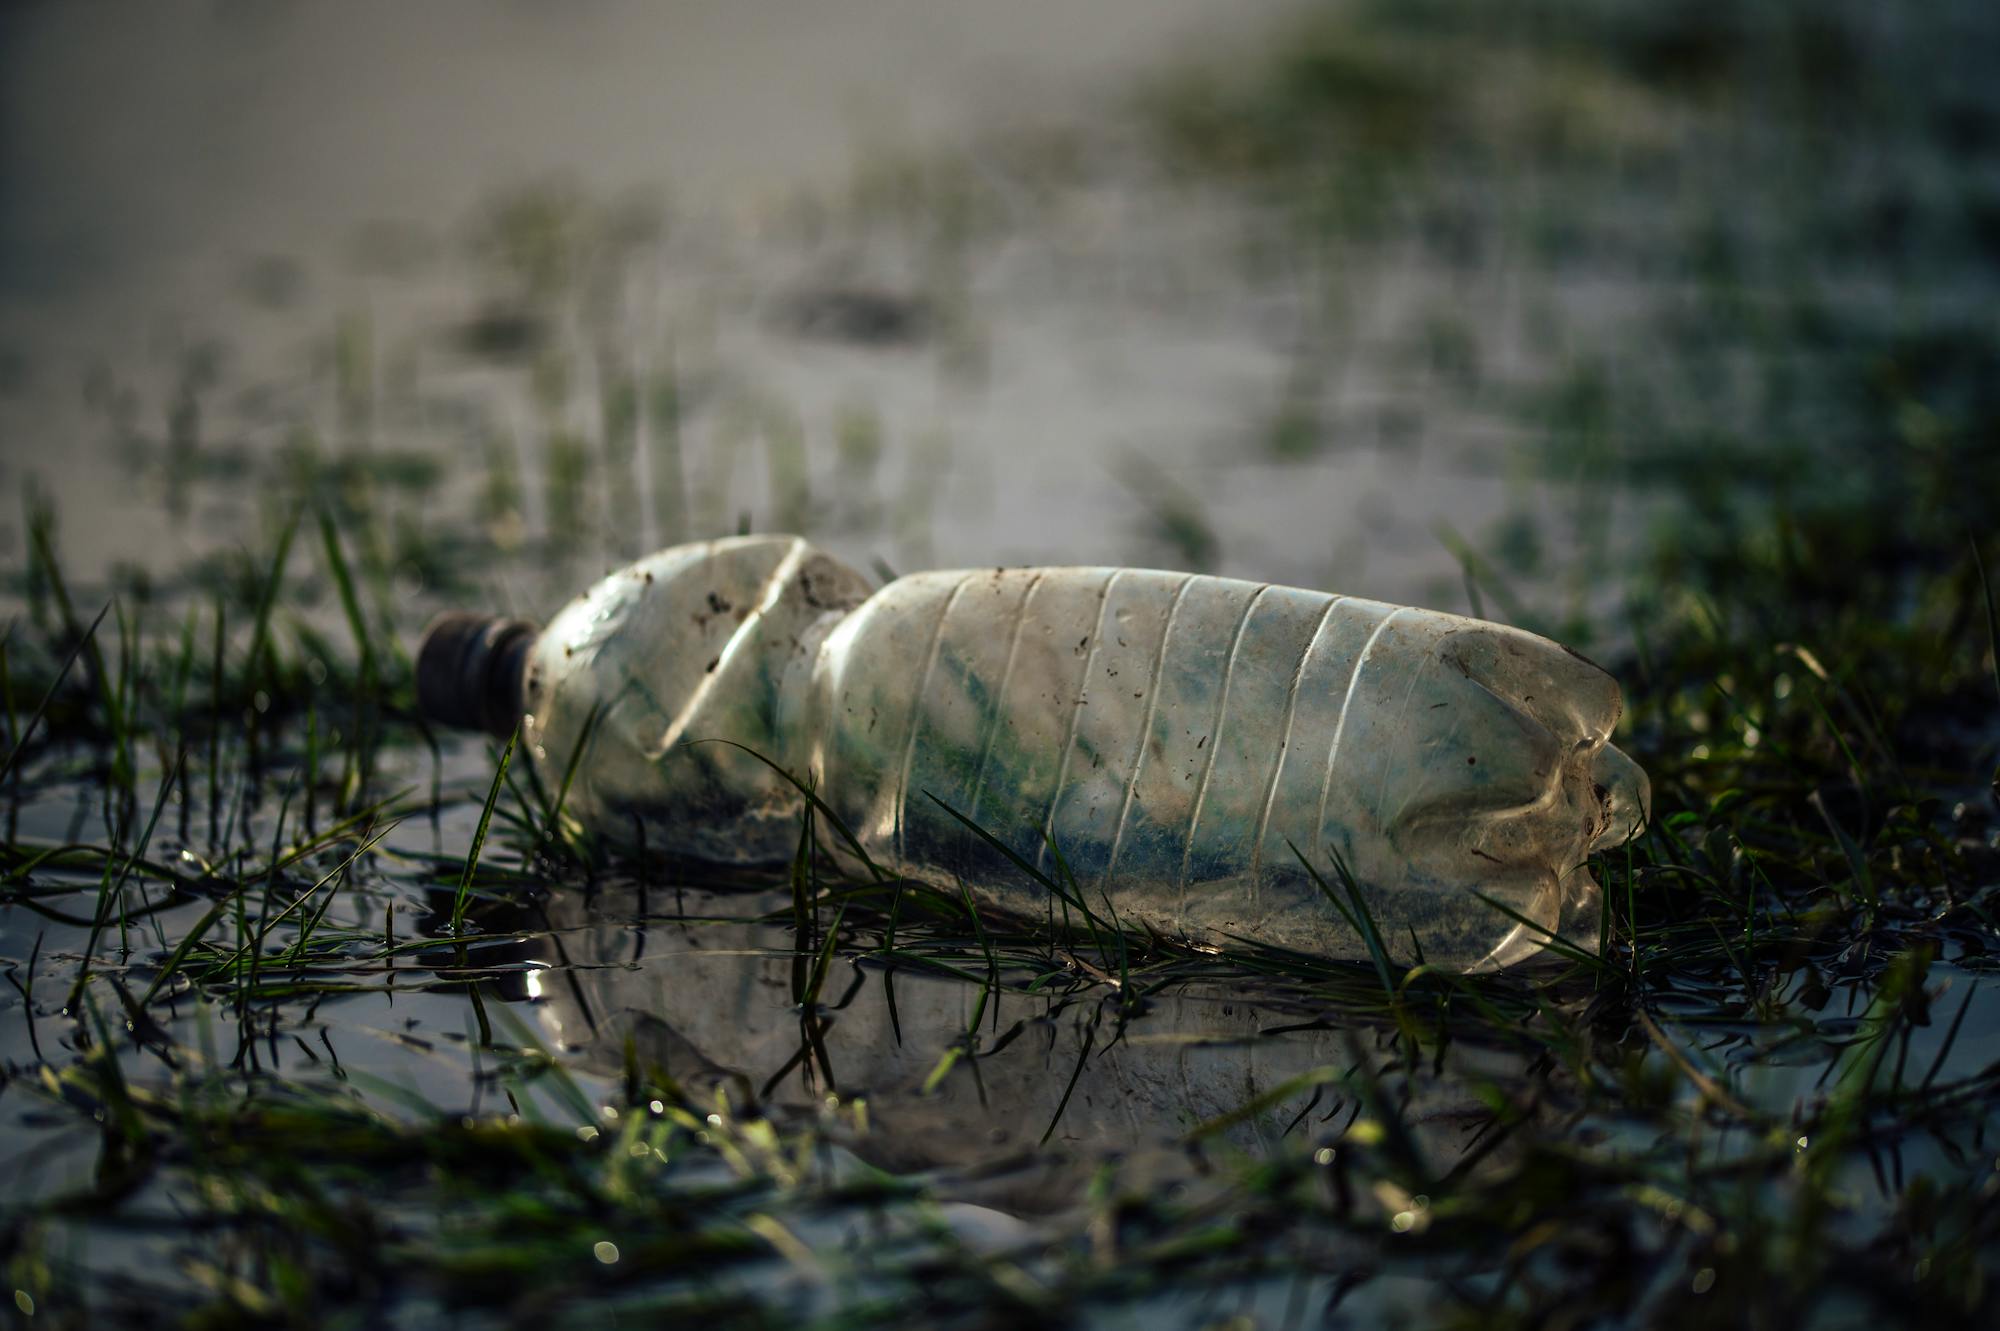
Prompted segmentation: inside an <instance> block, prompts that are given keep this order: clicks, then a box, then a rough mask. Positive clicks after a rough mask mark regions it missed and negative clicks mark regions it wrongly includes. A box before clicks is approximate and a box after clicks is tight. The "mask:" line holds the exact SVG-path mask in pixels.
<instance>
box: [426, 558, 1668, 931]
mask: <svg viewBox="0 0 2000 1331" xmlns="http://www.w3.org/2000/svg"><path fill="white" fill-rule="evenodd" d="M418 688H419V700H420V704H421V706H422V708H423V710H424V712H425V713H426V714H427V715H428V716H430V717H431V718H432V719H433V720H436V721H440V722H443V723H446V724H454V725H462V726H469V727H477V728H483V729H487V730H489V731H492V732H493V733H496V734H502V735H505V734H508V733H511V732H512V731H513V729H514V726H515V724H516V721H517V720H518V721H519V723H520V725H521V731H522V742H523V744H524V745H525V746H526V749H527V752H528V753H529V754H530V755H531V756H532V759H533V761H534V762H535V763H536V764H537V765H539V766H541V767H542V768H543V769H544V775H545V776H546V777H548V778H549V779H550V780H552V781H556V780H560V778H561V775H562V772H563V769H564V768H565V766H566V765H567V763H568V760H569V758H570V756H571V754H572V751H573V750H574V749H575V747H576V746H577V744H578V743H579V740H580V738H581V737H582V736H583V735H584V731H585V727H586V726H587V725H589V726H592V727H593V732H592V734H591V736H590V746H589V751H588V753H587V755H586V756H585V757H584V760H583V762H582V764H581V766H580V768H579V770H578V774H577V777H576V779H575V783H574V785H573V786H572V788H571V791H570V794H569V797H568V798H569V805H568V808H569V809H570V810H571V811H572V812H574V813H575V814H576V815H577V816H578V817H580V818H581V819H582V820H583V821H584V822H585V823H586V824H588V825H590V826H592V827H594V828H595V829H596V830H597V831H598V832H599V834H600V835H602V836H604V837H606V838H608V839H610V840H613V841H615V842H621V843H623V844H625V845H627V846H643V847H650V848H654V849H662V848H664V849H670V850H672V851H674V852H676V853H678V854H681V855H685V856H689V857H692V858H695V859H700V860H705V861H709V862H713V863H719V864H741V865H754V864H775V863H782V862H784V861H786V860H788V859H789V858H790V857H791V856H792V855H793V853H794V852H795V850H796V845H797V839H798V830H799V820H800V815H801V812H802V797H801V796H800V794H799V792H798V790H797V789H796V787H795V786H794V785H793V784H792V783H791V782H790V781H788V780H787V779H786V778H785V777H784V776H782V775H780V774H779V773H778V772H775V771H773V770H772V768H771V767H770V766H767V765H766V764H765V763H764V762H762V761H760V760H759V759H758V758H757V757H755V756H753V755H752V754H751V753H746V752H745V751H744V749H750V750H754V751H755V752H756V753H758V754H762V755H765V756H767V757H769V758H770V759H771V761H772V762H774V763H775V764H777V765H778V766H779V767H781V768H783V769H785V770H786V771H787V772H790V773H792V774H793V775H794V776H796V777H797V778H798V779H800V780H802V781H803V780H807V779H810V780H811V781H813V782H814V783H816V787H817V789H818V791H819V792H820V794H821V797H822V798H823V799H825V800H826V802H827V803H828V805H829V806H830V807H831V808H832V809H833V810H834V811H835V812H836V813H837V814H838V815H839V816H840V818H841V819H842V820H843V821H844V822H845V823H846V824H847V826H848V827H849V828H851V829H852V830H853V832H854V833H855V835H856V837H857V838H858V839H859V841H860V842H861V844H862V846H863V847H864V848H865V849H866V851H867V853H868V855H869V856H870V858H871V859H873V860H874V861H875V863H876V864H878V865H880V866H881V867H883V868H884V869H887V870H888V871H890V872H892V873H897V874H901V875H904V876H906V877H909V878H912V879H918V880H922V881H925V882H929V883H932V884H934V885H937V886H939V887H941V888H944V889H945V890H947V891H951V892H953V893H956V891H957V890H958V887H959V885H960V884H963V885H964V886H965V887H966V888H967V889H968V890H969V891H970V892H971V893H972V894H973V895H974V896H975V897H976V898H978V899H979V900H981V901H983V902H985V903H987V904H988V905H991V906H993V907H997V908H1000V909H1002V910H1007V911H1011V912H1013V913H1016V914H1019V915H1023V916H1026V917H1029V918H1036V919H1040V918H1044V917H1045V916H1047V914H1048V913H1049V911H1050V908H1051V904H1052V903H1051V902H1050V899H1049V892H1048V889H1047V888H1046V887H1045V886H1043V885H1042V884H1041V883H1039V882H1037V881H1036V879H1035V878H1034V877H1033V876H1031V875H1030V874H1028V873H1026V872H1024V871H1023V870H1022V869H1021V868H1020V867H1019V866H1018V865H1017V864H1016V863H1014V862H1013V860H1012V859H1011V858H1010V857H1009V856H1008V855H1006V854H1003V853H1002V852H1000V851H999V850H997V849H995V848H994V846H992V845H991V844H989V843H988V842H987V841H985V840H984V839H983V838H982V837H980V836H978V835H976V834H975V833H973V832H972V831H971V830H969V829H968V828H967V826H966V825H965V823H964V822H963V821H961V820H960V818H958V817H956V816H954V813H953V811H954V810H955V811H957V813H960V814H963V815H964V817H965V818H966V819H969V820H971V821H972V822H973V823H975V824H977V825H978V826H979V827H980V828H983V829H985V830H986V831H987V832H989V833H991V835H992V836H993V837H995V838H997V839H998V840H999V841H1000V842H1001V843H1002V844H1004V845H1005V846H1006V847H1007V848H1008V849H1009V850H1010V851H1011V852H1012V853H1013V855H1015V856H1018V857H1019V858H1020V859H1021V860H1022V861H1025V862H1026V863H1027V864H1029V865H1032V866H1034V867H1035V868H1036V869H1037V870H1038V871H1040V872H1043V873H1046V874H1049V875H1050V876H1052V877H1053V876H1058V868H1059V866H1058V864H1057V856H1056V855H1054V854H1052V853H1051V850H1050V847H1051V846H1053V847H1055V849H1056V851H1057V852H1058V853H1059V855H1060V859H1061V862H1062V865H1063V866H1066V868H1067V871H1068V873H1070V874H1072V875H1074V879H1075V882H1076V884H1077V886H1078V887H1079V888H1080V889H1081V890H1082V892H1083V894H1084V898H1085V901H1086V902H1087V903H1088V904H1090V905H1091V907H1092V908H1093V910H1094V911H1096V912H1097V913H1098V914H1099V915H1100V916H1103V917H1106V918H1109V917H1110V916H1112V915H1115V916H1116V918H1117V919H1118V920H1119V921H1120V922H1121V923H1123V924H1124V925H1126V926H1128V927H1129V926H1137V927H1140V928H1145V929H1150V930H1152V931H1155V932H1157V933H1159V934H1162V935H1165V936H1168V937H1175V938H1183V939H1186V940H1188V941H1190V942H1192V943H1195V944H1197V945H1213V944H1223V943H1226V942H1228V941H1230V940H1232V939H1234V940H1247V941H1250V942H1253V943H1260V944H1267V945H1271V946H1276V947H1281V948H1286V949H1290V950H1294V951H1299V952H1306V953H1311V954H1315V955H1320V956H1330V957H1358V956H1363V955H1366V947H1365V942H1364V940H1363V938H1361V937H1360V936H1359V935H1358V934H1357V932H1356V930H1355V928H1354V927H1353V926H1352V925H1350V924H1349V923H1348V921H1347V920H1346V919H1345V918H1343V915H1342V913H1341V911H1339V910H1337V909H1336V908H1335V907H1334V906H1333V905H1332V904H1330V903H1329V902H1328V900H1327V899H1326V894H1325V892H1324V891H1323V890H1322V887H1321V886H1320V884H1319V883H1318V882H1315V880H1314V876H1313V874H1311V873H1309V872H1308V870H1307V868H1306V866H1305V865H1304V864H1302V863H1301V862H1300V859H1299V855H1304V856H1306V857H1309V858H1310V859H1311V861H1312V866H1313V868H1314V869H1316V870H1317V871H1318V873H1319V875H1320V877H1321V879H1323V880H1324V881H1326V882H1327V883H1329V884H1336V885H1337V884H1338V883H1339V881H1340V879H1339V876H1338V870H1336V868H1335V864H1336V862H1338V863H1339V864H1341V865H1344V866H1345V869H1346V870H1347V872H1348V873H1350V874H1351V875H1352V877H1353V878H1354V879H1355V880H1356V881H1357V882H1358V884H1359V885H1360V886H1361V888H1362V889H1363V891H1364V894H1365V898H1366V902H1367V905H1368V907H1369V913H1370V914H1371V915H1372V917H1373V920H1374V923H1375V926H1376V927H1377V929H1379V931H1380V934H1381V936H1382V938H1383V939H1385V940H1386V941H1387V942H1388V944H1389V946H1390V947H1391V948H1392V949H1394V950H1396V951H1398V952H1399V953H1403V954H1406V955H1407V953H1408V951H1409V949H1408V948H1407V947H1406V946H1405V945H1406V944H1407V943H1408V942H1409V941H1410V940H1412V939H1414V940H1415V941H1416V943H1417V944H1418V945H1420V946H1421V948H1422V950H1423V954H1424V957H1425V959H1426V960H1428V961H1430V962H1432V963H1435V964H1441V965H1446V966H1451V967H1455V968H1462V969H1486V968H1492V967H1496V966H1502V965H1506V964H1509V963H1511V962H1514V961H1517V960H1519V959H1521V958H1523V957H1525V956H1528V955H1531V954H1533V953H1534V952H1536V951H1537V950H1539V949H1540V948H1541V947H1542V946H1543V944H1544V943H1545V942H1546V941H1547V939H1548V937H1549V934H1551V933H1554V932H1561V933H1563V934H1564V936H1565V937H1567V938H1569V939H1570V940H1571V941H1573V942H1574V943H1576V944H1577V945H1579V946H1586V947H1587V946H1589V945H1590V944H1591V942H1592V941H1593V940H1594V939H1595V938H1596V936H1597V932H1598V931H1597V902H1598V889H1597V884H1596V883H1595V882H1594V881H1593V880H1592V878H1591V876H1590V873H1589V870H1588V869H1587V868H1586V867H1585V859H1586V857H1587V856H1588V855H1589V854H1590V852H1591V851H1592V850H1594V849H1599V848H1603V847H1607V846H1615V845H1617V844H1619V843H1621V842H1622V841H1623V840H1624V839H1625V838H1627V837H1628V836H1630V835H1631V834H1632V833H1633V831H1634V830H1635V829H1636V828H1637V826H1638V825H1639V823H1640V822H1641V821H1642V820H1643V818H1644V816H1645V810H1646V808H1647V804H1648V799H1649V789H1648V786H1647V782H1646V777H1645V774H1644V773H1643V772H1642V771H1640V769H1639V767H1638V766H1637V764H1635V763H1633V762H1632V760H1631V759H1630V758H1628V757H1626V756H1625V755H1624V754H1623V753H1621V752H1620V751H1619V750H1618V749H1617V748H1616V747H1614V746H1613V745H1611V744H1610V743H1609V742H1608V740H1609V735H1610V732H1611V729H1612V727H1613V726H1614V725H1615V723H1616V722H1617V720H1618V717H1619V714H1620V712H1621V710H1622V706H1623V704H1622V700H1621V698H1620V696H1619V691H1618V686H1617V684H1616V682H1615V681H1614V680H1613V679H1612V678H1611V677H1610V676H1609V675H1608V674H1606V673H1605V672H1604V671H1603V670H1601V669H1599V668H1598V667H1597V666H1595V665H1593V664H1591V663H1590V662H1589V661H1587V660H1585V659H1584V658H1583V657H1581V656H1578V655H1577V654H1575V653H1574V652H1571V651H1569V650H1567V649H1566V648H1563V647H1560V646H1558V645H1557V644H1555V643H1552V642H1550V641H1548V640H1547V639H1545V638H1541V637H1537V636H1536V635H1534V634H1531V633H1526V632H1523V631H1521V630H1519V629H1513V628H1507V627H1504V626H1501V625H1497V624H1490V623H1485V622H1483V621H1480V620H1474V619H1467V618H1464V617H1461V616H1458V615H1449V614H1442V613H1439V612H1435V611H1428V610H1418V609H1413V608H1409V607H1399V606H1393V605H1385V604H1383V603H1381V602H1378V601H1369V600H1363V599H1361V598H1358V597H1351V596H1335V595H1329V594H1326V593H1322V592H1312V591H1302V590H1299V589H1297V588H1291V587H1277V586H1270V585H1266V584H1259V583H1253V582H1244V581H1239V580H1236V579H1231V578H1216V577H1206V576H1199V575H1192V574H1185V573H1166V572H1157V571H1151V570H1140V569H1112V568H1048V569H1035V568H1013V569H1008V568H999V569H977V570H969V571H957V572H938V573H918V574H913V575H910V576H908V577H903V578H899V579H897V580H896V581H894V582H892V583H890V584H889V585H888V586H886V587H883V588H881V589H880V590H879V591H878V590H875V589H873V588H871V587H870V586H869V584H868V582H867V581H866V580H865V579H864V578H863V577H862V576H861V575H860V574H858V573H856V572H855V571H853V570H852V569H849V568H847V567H846V566H844V565H843V564H841V563H839V562H838V561H837V560H835V559H833V558H832V557H830V556H829V555H827V554H826V553H824V552H823V551H820V550H818V549H816V548H814V547H813V546H812V545H810V544H808V543H807V542H805V541H803V540H799V539H797V538H794V537H780V536H766V537H741V538H736V539H732V540H721V541H712V542H706V543H701V544H694V545H683V546H676V547H674V548H672V549H669V550H664V551H661V552H660V553H658V554H655V555H653V556H651V557H649V558H647V559H644V560H641V561H640V562H639V563H637V564H634V565H633V566H631V567H630V568H628V569H625V570H623V571H621V572H618V573H615V574H612V575H611V576H609V577H607V578H605V579H604V580H603V581H602V582H600V583H599V584H598V585H597V586H595V587H593V588H591V589H590V590H589V591H587V592H585V593H584V594H583V595H582V596H580V597H578V598H577V599H576V600H575V601H573V602H571V603H570V604H569V605H568V606H567V607H565V608H564V609H563V610H562V612H561V613H559V614H558V615H557V616H556V617H555V619H554V620H553V621H552V622H551V623H550V624H549V626H548V628H547V629H545V630H543V631H542V632H541V633H540V634H539V635H537V634H536V633H535V630H534V629H533V627H532V626H531V625H528V624H525V623H522V622H520V621H515V620H504V619H488V618H484V617H480V616H474V615H466V614H455V615H447V616H444V617H442V618H441V619H440V620H439V621H437V622H436V623H434V624H433V625H432V627H431V629H430V630H429V632H428V633H427V635H426V638H425V641H424V644H423V648H422V650H421V652H420V654H419V662H418ZM593 718H594V719H593ZM713 740H730V741H733V742H734V744H735V745H741V746H743V747H742V748H737V747H733V746H732V745H729V744H720V743H710V742H704V741H713ZM1294 847H1296V848H1297V851H1298V854H1294V850H1293V848H1294ZM828 849H829V850H831V851H833V852H834V853H836V854H844V853H845V852H844V848H843V847H842V846H840V845H839V844H837V843H836V842H833V841H829V843H828ZM1335 890H1339V889H1338V887H1337V886H1336V888H1335ZM1481 895H1483V896H1485V897H1487V898H1490V899H1491V901H1482V900H1481V899H1480V896H1481ZM1492 901H1497V902H1500V903H1504V905H1505V906H1506V907H1508V908H1509V909H1510V910H1511V911H1513V912H1515V914H1516V915H1518V916H1519V917H1520V920H1526V921H1530V922H1532V924H1523V923H1521V922H1520V921H1519V920H1516V919H1514V918H1510V917H1509V916H1508V915H1507V914H1506V913H1504V912H1502V911H1500V910H1498V909H1496V908H1495V907H1494V906H1493V905H1492V904H1491V902H1492Z"/></svg>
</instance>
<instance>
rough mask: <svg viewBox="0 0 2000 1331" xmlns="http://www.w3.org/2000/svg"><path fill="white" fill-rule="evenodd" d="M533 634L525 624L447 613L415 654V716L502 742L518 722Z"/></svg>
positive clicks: (427, 631)
mask: <svg viewBox="0 0 2000 1331" xmlns="http://www.w3.org/2000/svg"><path fill="white" fill-rule="evenodd" d="M536 632H537V630H536V628H535V626H534V625H533V624H530V623H528V622H527V621H526V620H523V619H508V618H507V617H505V616H504V615H479V614H474V613H472V612H471V611H469V610H449V611H446V612H445V613H444V614H442V615H439V616H438V617H437V618H436V619H433V620H432V621H431V623H430V627H429V628H427V629H425V630H424V639H423V644H422V645H421V646H420V647H418V648H417V711H418V712H419V713H420V714H422V716H423V718H424V719H425V720H426V721H429V722H430V723H432V724H433V725H442V726H453V727H456V728H458V729H460V730H484V731H485V732H486V733H488V734H489V735H498V736H499V737H500V738H502V739H505V738H506V737H507V736H509V735H511V734H513V733H514V727H515V726H516V725H517V724H519V723H520V720H521V677H522V675H523V673H524V672H525V671H526V670H527V668H528V651H529V649H530V648H532V647H533V646H534V645H535V634H536Z"/></svg>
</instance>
